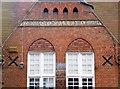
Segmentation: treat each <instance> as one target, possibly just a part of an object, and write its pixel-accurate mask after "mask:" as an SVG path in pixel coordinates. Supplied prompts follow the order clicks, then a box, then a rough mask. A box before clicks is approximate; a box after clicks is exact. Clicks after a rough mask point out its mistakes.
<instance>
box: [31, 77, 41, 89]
mask: <svg viewBox="0 0 120 89" xmlns="http://www.w3.org/2000/svg"><path fill="white" fill-rule="evenodd" d="M29 87H30V89H34V88H35V87H36V88H35V89H38V88H39V87H40V79H39V78H30V79H29Z"/></svg>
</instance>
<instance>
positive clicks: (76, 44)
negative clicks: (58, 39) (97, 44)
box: [67, 38, 94, 52]
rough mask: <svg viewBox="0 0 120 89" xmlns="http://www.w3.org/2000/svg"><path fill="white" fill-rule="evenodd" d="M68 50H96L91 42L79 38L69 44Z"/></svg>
mask: <svg viewBox="0 0 120 89" xmlns="http://www.w3.org/2000/svg"><path fill="white" fill-rule="evenodd" d="M67 52H94V49H93V47H92V46H91V44H90V43H89V42H87V41H86V40H84V39H82V38H78V39H75V40H73V41H72V42H71V43H70V44H69V45H68V47H67Z"/></svg>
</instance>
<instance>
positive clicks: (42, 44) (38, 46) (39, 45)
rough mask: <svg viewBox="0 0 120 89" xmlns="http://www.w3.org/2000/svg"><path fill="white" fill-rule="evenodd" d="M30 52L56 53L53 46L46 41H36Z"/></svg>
mask: <svg viewBox="0 0 120 89" xmlns="http://www.w3.org/2000/svg"><path fill="white" fill-rule="evenodd" d="M29 51H48V52H49V51H54V47H53V46H52V44H51V43H50V42H49V41H47V40H44V39H39V40H37V41H35V42H34V43H33V44H32V45H31V46H30V48H29Z"/></svg>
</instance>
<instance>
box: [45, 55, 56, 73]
mask: <svg viewBox="0 0 120 89" xmlns="http://www.w3.org/2000/svg"><path fill="white" fill-rule="evenodd" d="M53 68H54V55H53V53H44V69H43V73H44V74H53Z"/></svg>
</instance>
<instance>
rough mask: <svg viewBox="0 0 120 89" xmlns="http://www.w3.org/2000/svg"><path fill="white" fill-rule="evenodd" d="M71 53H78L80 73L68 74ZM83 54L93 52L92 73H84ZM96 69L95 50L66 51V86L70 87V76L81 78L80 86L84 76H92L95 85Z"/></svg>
mask: <svg viewBox="0 0 120 89" xmlns="http://www.w3.org/2000/svg"><path fill="white" fill-rule="evenodd" d="M70 53H73V54H74V53H77V54H78V63H79V64H78V74H77V75H76V74H75V75H74V74H72V75H71V74H68V55H69V54H70ZM82 54H92V60H93V61H92V74H83V73H82ZM94 73H95V70H94V53H93V52H66V87H68V78H79V87H82V78H92V79H93V85H92V86H93V87H95V74H94Z"/></svg>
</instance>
